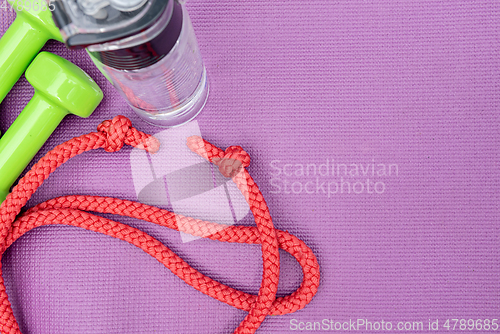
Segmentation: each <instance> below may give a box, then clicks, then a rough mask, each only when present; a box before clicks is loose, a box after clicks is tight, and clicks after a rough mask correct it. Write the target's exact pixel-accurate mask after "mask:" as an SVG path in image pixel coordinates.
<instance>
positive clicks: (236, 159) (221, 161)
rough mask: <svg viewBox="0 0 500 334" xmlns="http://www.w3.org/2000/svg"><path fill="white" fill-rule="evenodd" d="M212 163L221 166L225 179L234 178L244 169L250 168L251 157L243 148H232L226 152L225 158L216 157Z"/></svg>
mask: <svg viewBox="0 0 500 334" xmlns="http://www.w3.org/2000/svg"><path fill="white" fill-rule="evenodd" d="M212 162H213V163H214V164H216V165H217V166H219V171H220V173H221V174H222V175H224V176H225V177H231V178H232V177H234V176H235V175H236V174H238V173H239V172H240V171H241V170H242V168H246V167H248V166H250V156H249V155H248V153H247V152H246V151H244V150H243V149H242V148H241V146H230V147H228V148H227V149H226V151H225V152H224V157H223V158H219V157H215V158H213V159H212Z"/></svg>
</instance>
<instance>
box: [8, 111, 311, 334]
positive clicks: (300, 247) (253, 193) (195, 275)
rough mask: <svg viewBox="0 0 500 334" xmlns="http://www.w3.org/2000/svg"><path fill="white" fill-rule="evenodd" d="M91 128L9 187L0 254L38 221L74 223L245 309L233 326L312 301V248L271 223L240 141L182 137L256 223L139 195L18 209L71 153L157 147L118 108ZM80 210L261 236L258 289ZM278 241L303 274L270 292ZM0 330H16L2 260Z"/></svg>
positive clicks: (233, 235) (198, 232)
mask: <svg viewBox="0 0 500 334" xmlns="http://www.w3.org/2000/svg"><path fill="white" fill-rule="evenodd" d="M97 130H98V132H93V133H89V134H86V135H83V136H80V137H76V138H73V139H70V140H69V141H67V142H65V143H63V144H61V145H59V146H57V147H55V148H54V149H53V150H51V151H50V152H48V153H47V154H46V155H45V156H44V157H43V158H42V159H40V161H39V162H38V163H37V164H35V165H34V166H33V167H32V168H31V170H30V171H29V172H27V173H26V175H25V176H24V177H23V178H22V179H21V180H20V181H19V182H18V184H17V185H16V186H15V187H14V188H13V190H12V192H11V193H10V194H9V195H8V197H7V199H6V200H5V201H4V202H3V203H2V205H1V207H0V257H1V256H2V255H3V254H4V253H5V251H6V249H7V248H8V247H9V246H10V245H12V243H14V241H16V240H17V239H19V238H20V237H21V236H22V235H23V234H25V233H27V232H28V231H30V230H32V229H34V228H36V227H39V226H44V225H70V226H78V227H81V228H84V229H86V230H89V231H94V232H98V233H102V234H105V235H109V236H112V237H114V238H117V239H121V240H124V241H127V242H128V243H130V244H132V245H134V246H136V247H138V248H140V249H142V250H143V251H145V252H146V253H148V254H149V255H151V256H152V257H154V258H155V259H156V260H158V261H159V262H160V263H162V264H163V265H165V267H167V268H168V269H170V271H172V273H174V274H175V275H177V276H178V277H179V278H180V279H182V280H183V281H185V282H186V283H187V284H189V285H191V286H192V287H193V288H195V289H196V290H198V291H200V292H203V293H204V294H206V295H208V296H210V297H212V298H215V299H217V300H219V301H221V302H223V303H226V304H228V305H231V306H234V307H236V308H237V309H240V310H245V311H247V312H248V314H247V316H246V317H245V319H244V320H243V321H242V322H241V323H240V324H239V326H238V327H237V328H236V330H235V331H234V333H235V334H236V333H238V334H242V333H255V331H256V330H257V329H258V328H259V326H260V325H261V323H262V322H263V321H264V319H265V317H266V316H267V315H282V314H287V313H292V312H295V311H297V310H300V309H302V308H304V307H305V306H306V305H307V304H308V303H309V302H310V301H311V299H312V298H313V296H314V295H315V294H316V292H317V291H318V286H319V278H320V272H319V265H318V261H317V259H316V256H315V255H314V254H313V252H312V251H311V249H310V248H309V247H307V246H306V244H305V243H304V242H303V241H302V240H300V239H298V238H297V237H295V236H293V235H292V234H290V233H288V232H286V231H281V230H278V229H275V228H274V226H273V222H272V219H271V216H270V214H269V209H268V207H267V204H266V202H265V200H264V197H263V196H262V193H261V192H260V190H259V188H258V187H257V184H255V182H254V180H253V179H252V177H251V176H250V174H248V172H247V170H246V169H245V168H246V167H248V166H249V164H250V157H249V155H248V154H247V152H245V151H244V150H243V149H242V148H241V147H239V146H231V147H229V148H227V149H226V150H225V151H223V150H221V149H220V148H218V147H215V146H214V145H212V144H210V143H209V142H207V141H205V140H203V139H202V138H200V137H197V136H193V137H189V138H188V141H187V145H188V147H189V148H190V149H191V150H192V151H193V152H195V153H197V154H199V155H200V156H202V157H203V158H205V159H207V160H208V161H210V162H212V163H214V164H215V165H217V166H218V167H219V170H220V171H221V173H222V174H223V175H224V176H226V177H231V178H232V180H233V182H234V183H235V184H236V186H237V187H238V189H239V190H240V191H241V193H242V194H243V196H244V197H245V199H246V201H247V203H248V204H249V205H250V210H251V211H252V214H253V216H254V218H255V223H256V227H248V226H232V225H221V224H216V223H211V222H206V221H202V220H199V219H194V218H190V217H185V216H182V215H178V214H175V213H173V212H170V211H167V210H163V209H159V208H156V207H153V206H149V205H145V204H142V203H137V202H132V201H125V200H121V199H117V198H109V197H98V196H63V197H58V198H54V199H51V200H49V201H46V202H44V203H41V204H39V205H37V206H35V207H33V208H31V209H29V210H28V211H26V212H25V213H23V214H21V215H19V213H20V211H21V208H22V207H23V206H24V205H25V204H26V202H27V201H28V200H29V199H30V198H31V196H32V195H33V194H34V193H35V191H36V190H37V189H38V187H40V186H41V185H42V183H43V182H44V181H45V180H46V179H47V178H48V177H49V175H50V174H51V173H52V172H54V171H55V170H56V169H57V168H58V167H59V166H61V165H62V164H63V163H65V162H66V161H68V160H69V159H71V158H72V157H74V156H76V155H79V154H81V153H83V152H86V151H90V150H94V149H98V148H104V149H105V150H106V151H107V152H116V151H119V150H120V149H121V148H122V147H123V145H124V144H127V145H131V146H134V147H137V148H141V149H144V150H146V151H148V152H151V153H155V152H157V151H158V150H159V147H160V144H159V142H158V140H157V139H156V138H154V137H152V136H150V135H147V134H145V133H143V132H140V131H138V130H136V129H135V128H133V127H132V124H131V122H130V120H129V119H128V118H126V117H124V116H116V117H115V118H113V120H108V121H104V122H103V123H101V124H100V125H99V127H98V128H97ZM86 211H92V212H98V213H112V214H116V215H121V216H128V217H132V218H137V219H142V220H145V221H148V222H151V223H154V224H158V225H161V226H165V227H168V228H171V229H173V230H176V231H183V232H186V233H189V234H192V235H194V236H201V237H204V238H208V239H212V240H217V241H223V242H238V243H246V244H260V245H261V247H262V259H263V267H264V270H263V277H262V282H261V286H260V290H259V293H258V295H257V296H255V295H251V294H248V293H244V292H242V291H239V290H236V289H233V288H231V287H229V286H226V285H224V284H221V283H219V282H217V281H214V280H213V279H211V278H209V277H207V276H205V275H203V274H201V273H200V272H198V271H197V270H196V269H194V268H192V267H191V266H189V265H188V264H187V263H186V262H184V260H182V259H181V258H180V257H179V256H177V255H176V254H175V253H174V252H172V251H171V250H170V249H169V248H168V247H166V246H165V245H163V244H162V243H161V242H159V241H158V240H156V239H154V238H153V237H151V236H149V235H148V234H146V233H144V232H142V231H140V230H138V229H135V228H133V227H130V226H128V225H125V224H122V223H119V222H115V221H112V220H109V219H106V218H102V217H99V216H95V215H92V214H90V213H88V212H86ZM18 215H19V216H18ZM279 248H281V249H283V250H284V251H286V252H288V253H290V254H291V255H292V256H293V257H294V258H295V259H296V260H297V261H298V262H299V264H300V266H301V267H302V272H303V279H302V283H301V285H300V287H299V288H298V289H297V290H296V291H295V292H293V293H292V294H290V295H288V296H285V297H279V298H276V292H277V290H278V280H279V271H280V259H279V251H278V250H279ZM0 259H1V258H0ZM0 330H1V332H2V333H3V334H14V333H16V334H20V333H21V331H20V329H19V325H18V323H17V321H16V319H15V317H14V313H13V311H12V308H11V304H10V302H9V300H8V296H7V292H6V289H5V284H4V280H3V276H2V272H1V263H0Z"/></svg>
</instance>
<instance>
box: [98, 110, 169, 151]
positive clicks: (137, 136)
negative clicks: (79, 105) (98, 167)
mask: <svg viewBox="0 0 500 334" xmlns="http://www.w3.org/2000/svg"><path fill="white" fill-rule="evenodd" d="M97 131H99V132H100V133H101V134H102V135H103V136H104V138H105V142H104V144H103V146H102V147H103V148H104V150H106V152H117V151H119V150H121V148H122V147H123V145H124V144H127V145H130V146H134V147H137V148H141V149H144V150H146V151H148V152H151V153H155V152H157V151H158V150H159V149H160V142H159V141H158V139H156V138H155V137H153V136H150V135H148V134H145V133H144V132H141V131H138V130H137V129H136V128H134V127H132V122H131V121H130V120H129V119H128V118H127V117H125V116H122V115H118V116H116V117H114V118H113V119H112V120H107V121H104V122H102V123H101V124H99V126H98V127H97Z"/></svg>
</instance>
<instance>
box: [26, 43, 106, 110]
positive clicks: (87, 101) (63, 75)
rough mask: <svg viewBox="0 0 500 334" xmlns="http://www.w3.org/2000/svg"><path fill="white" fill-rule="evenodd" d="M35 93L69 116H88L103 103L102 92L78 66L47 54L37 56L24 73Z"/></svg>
mask: <svg viewBox="0 0 500 334" xmlns="http://www.w3.org/2000/svg"><path fill="white" fill-rule="evenodd" d="M26 79H27V80H28V82H29V83H30V84H31V85H32V86H33V87H34V88H35V91H36V92H37V93H40V94H42V95H43V96H44V97H45V98H47V99H49V100H51V101H52V102H53V103H54V105H58V106H60V107H61V108H62V109H64V110H66V111H67V112H68V113H71V114H75V115H77V116H80V117H89V116H90V115H91V114H92V112H93V111H94V109H95V108H96V107H97V106H98V105H99V103H100V102H101V100H102V97H103V95H102V91H101V89H100V88H99V86H97V84H96V83H95V82H94V80H92V78H91V77H90V76H89V75H88V74H87V73H85V72H84V71H82V70H81V69H80V68H79V67H78V66H76V65H75V64H73V63H70V62H69V61H67V60H66V59H64V58H61V57H59V56H56V55H55V54H52V53H49V52H42V53H40V54H39V55H38V56H37V57H36V58H35V60H33V62H32V63H31V65H30V67H29V68H28V69H27V70H26Z"/></svg>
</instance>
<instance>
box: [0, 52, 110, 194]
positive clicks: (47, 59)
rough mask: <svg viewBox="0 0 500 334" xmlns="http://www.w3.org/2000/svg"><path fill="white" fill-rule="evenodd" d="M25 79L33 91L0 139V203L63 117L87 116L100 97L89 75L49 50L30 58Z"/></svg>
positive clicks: (96, 86)
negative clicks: (30, 97)
mask: <svg viewBox="0 0 500 334" xmlns="http://www.w3.org/2000/svg"><path fill="white" fill-rule="evenodd" d="M26 79H27V80H28V81H29V83H30V84H31V85H32V86H33V87H34V88H35V94H34V95H33V98H32V99H31V100H30V102H29V103H28V104H27V105H26V107H25V108H24V110H23V111H22V112H21V114H20V115H19V116H18V117H17V119H16V120H15V121H14V123H12V125H11V126H10V128H9V129H8V130H7V131H6V132H5V134H4V135H3V136H2V138H1V139H0V203H2V202H3V201H4V200H5V197H7V194H8V193H9V191H10V188H11V186H12V185H13V184H14V182H15V181H16V179H17V178H18V177H19V175H20V174H21V173H22V172H23V170H24V169H25V168H26V166H27V165H28V164H29V162H30V161H31V160H32V159H33V157H34V156H35V154H36V153H37V152H38V151H39V150H40V148H41V147H42V146H43V144H44V143H45V141H46V140H47V139H48V138H49V136H50V135H51V134H52V132H53V131H54V130H55V129H56V128H57V126H58V125H59V123H60V122H61V121H62V119H63V118H64V117H65V116H66V115H68V114H70V113H71V114H75V115H77V116H80V117H88V116H90V115H91V114H92V112H93V111H94V109H95V108H96V107H97V106H98V105H99V103H100V102H101V100H102V98H103V93H102V91H101V89H100V88H99V86H98V85H97V84H96V83H95V82H94V81H93V80H92V78H90V76H88V75H87V74H86V73H85V72H84V71H82V70H81V69H80V68H79V67H78V66H76V65H74V64H72V63H71V62H69V61H67V60H66V59H64V58H61V57H59V56H56V55H54V54H52V53H49V52H42V53H40V54H39V55H38V56H37V57H36V58H35V59H34V60H33V62H32V63H31V65H30V66H29V68H28V69H27V70H26Z"/></svg>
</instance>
